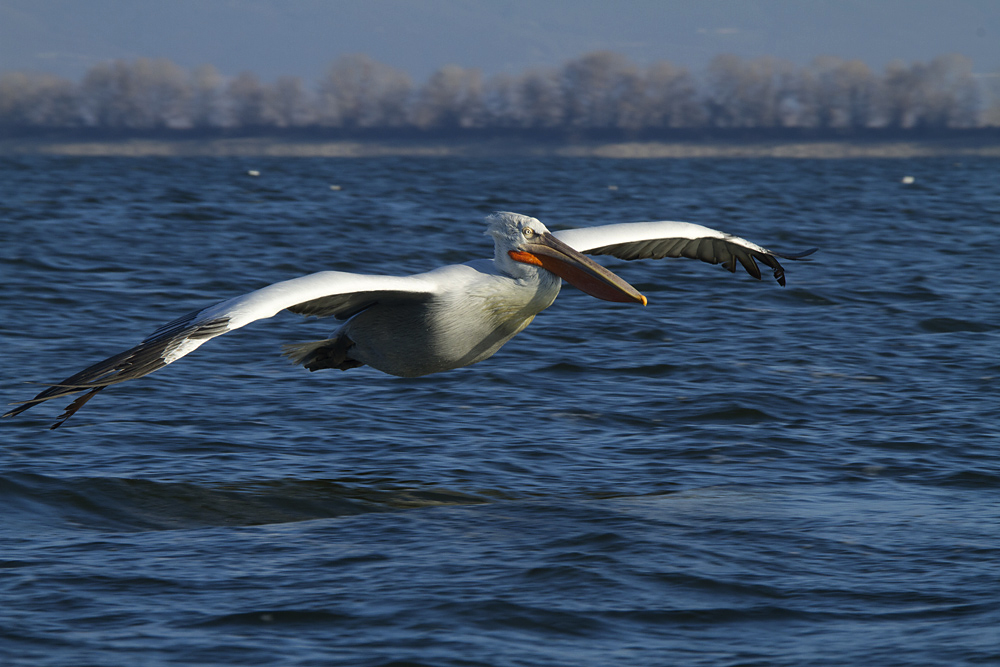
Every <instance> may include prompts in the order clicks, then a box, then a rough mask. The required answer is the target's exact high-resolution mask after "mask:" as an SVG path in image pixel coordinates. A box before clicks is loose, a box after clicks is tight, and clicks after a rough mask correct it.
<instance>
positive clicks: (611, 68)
mask: <svg viewBox="0 0 1000 667" xmlns="http://www.w3.org/2000/svg"><path fill="white" fill-rule="evenodd" d="M561 80H562V93H563V103H564V109H565V111H564V118H565V122H566V123H567V124H568V125H570V126H574V127H592V128H599V127H609V128H610V127H625V128H632V127H637V126H638V125H639V124H641V118H642V113H641V99H642V96H643V80H642V77H641V76H640V75H639V71H638V69H637V68H636V67H635V65H633V64H632V63H631V62H630V61H629V60H628V59H627V58H625V57H624V56H622V55H620V54H617V53H612V52H611V51H597V52H594V53H589V54H587V55H584V56H583V57H581V58H577V59H575V60H571V61H569V62H568V63H566V64H565V65H564V66H563V68H562V76H561Z"/></svg>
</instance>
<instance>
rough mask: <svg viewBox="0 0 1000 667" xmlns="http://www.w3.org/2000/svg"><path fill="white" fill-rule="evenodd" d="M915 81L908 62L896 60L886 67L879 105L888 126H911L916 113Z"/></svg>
mask: <svg viewBox="0 0 1000 667" xmlns="http://www.w3.org/2000/svg"><path fill="white" fill-rule="evenodd" d="M915 88H916V86H915V81H914V76H913V72H912V71H911V70H910V68H909V67H907V66H906V63H904V62H902V61H901V60H894V61H892V62H891V63H889V64H888V65H886V68H885V74H883V75H882V81H881V85H880V86H879V106H880V108H881V112H882V120H883V123H884V124H885V126H886V127H889V128H894V129H899V128H904V127H910V126H911V125H912V124H913V120H914V116H915V115H916V110H915V109H914V106H915V103H914V102H915V97H916V96H915Z"/></svg>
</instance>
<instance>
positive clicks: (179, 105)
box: [80, 58, 188, 128]
mask: <svg viewBox="0 0 1000 667" xmlns="http://www.w3.org/2000/svg"><path fill="white" fill-rule="evenodd" d="M187 90H188V89H187V85H186V81H185V76H184V72H183V71H182V70H181V69H180V68H179V67H177V66H176V65H174V64H173V63H171V62H170V61H167V60H148V59H145V58H140V59H138V60H136V61H135V62H133V63H128V62H125V61H123V60H115V61H112V62H109V63H101V64H99V65H95V66H94V67H92V68H90V70H88V71H87V74H86V76H84V79H83V83H82V84H81V86H80V97H81V105H82V107H83V113H84V116H85V118H86V119H87V121H88V122H89V123H90V124H92V125H97V126H99V127H111V128H162V127H171V126H178V125H181V124H184V122H185V117H184V115H185V106H186V97H187Z"/></svg>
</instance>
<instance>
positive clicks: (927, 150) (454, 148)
mask: <svg viewBox="0 0 1000 667" xmlns="http://www.w3.org/2000/svg"><path fill="white" fill-rule="evenodd" d="M17 155H52V156H75V157H288V158H292V157H313V158H315V157H336V158H363V157H388V156H399V157H505V156H510V157H546V156H552V157H580V158H614V159H629V158H632V159H654V158H657V159H663V158H786V159H848V158H896V159H905V158H921V157H972V156H975V157H1000V137H996V136H989V137H983V136H970V137H943V138H919V139H912V140H909V139H898V138H894V139H887V140H872V139H854V138H843V139H815V140H810V139H768V138H764V139H759V140H755V139H753V138H750V139H741V140H735V141H734V140H727V139H711V138H710V139H702V140H694V139H692V140H681V141H670V140H662V141H657V140H648V141H642V140H640V141H600V140H593V139H590V140H580V141H559V142H532V141H524V140H509V139H504V138H472V139H461V138H459V139H438V138H428V139H388V140H378V139H361V140H351V139H306V138H286V137H280V136H278V137H267V136H262V137H237V138H206V139H202V138H177V139H170V138H141V137H139V138H137V137H128V138H100V139H85V138H81V139H74V138H64V137H55V138H45V137H32V138H23V139H18V138H5V139H0V157H11V156H17Z"/></svg>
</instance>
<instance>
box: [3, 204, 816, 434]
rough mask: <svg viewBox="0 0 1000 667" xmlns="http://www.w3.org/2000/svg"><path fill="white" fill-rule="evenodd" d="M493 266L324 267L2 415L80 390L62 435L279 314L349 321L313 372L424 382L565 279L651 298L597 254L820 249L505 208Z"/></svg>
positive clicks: (313, 359) (520, 326)
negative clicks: (209, 347)
mask: <svg viewBox="0 0 1000 667" xmlns="http://www.w3.org/2000/svg"><path fill="white" fill-rule="evenodd" d="M486 222H487V225H488V226H487V231H486V233H487V234H488V235H490V236H492V237H493V244H494V251H493V259H477V260H473V261H471V262H466V263H465V264H454V265H451V266H443V267H441V268H438V269H434V270H433V271H428V272H427V273H419V274H416V275H411V276H380V275H365V274H358V273H344V272H340V271H321V272H319V273H314V274H311V275H307V276H303V277H301V278H294V279H292V280H285V281H283V282H279V283H275V284H273V285H268V286H267V287H263V288H261V289H258V290H256V291H253V292H250V293H248V294H244V295H242V296H237V297H234V298H231V299H228V300H226V301H222V302H221V303H217V304H214V305H211V306H208V307H206V308H201V309H200V310H196V311H194V312H192V313H188V314H187V315H184V316H182V317H179V318H177V319H176V320H173V321H172V322H168V323H167V324H164V325H163V326H161V327H160V328H158V329H156V330H155V331H154V332H153V333H151V334H150V335H149V336H147V337H146V338H145V339H144V340H143V341H142V342H141V343H139V344H138V345H136V346H135V347H133V348H130V349H128V350H125V351H124V352H120V353H119V354H116V355H114V356H112V357H109V358H108V359H105V360H104V361H100V362H98V363H96V364H94V365H93V366H90V367H88V368H85V369H84V370H82V371H80V372H79V373H76V374H75V375H71V376H70V377H68V378H66V379H65V380H63V381H62V382H60V383H58V384H52V385H50V386H49V387H48V388H47V389H45V390H43V391H42V392H41V393H39V394H38V395H37V396H35V397H34V398H32V399H30V400H27V401H23V402H21V403H19V404H17V405H18V407H16V408H14V409H12V410H10V411H9V412H7V413H6V414H4V415H3V416H4V417H13V416H14V415H18V414H20V413H22V412H24V411H25V410H27V409H28V408H31V407H33V406H35V405H37V404H39V403H43V402H45V401H49V400H52V399H54V398H62V397H64V396H70V395H72V394H76V393H79V392H86V393H85V394H83V395H82V396H79V397H77V398H76V399H75V400H74V401H73V402H72V403H70V404H69V406H68V407H67V408H66V410H65V412H64V413H63V414H62V415H60V416H59V418H58V419H57V421H56V422H55V423H54V424H53V425H52V426H51V428H58V427H59V426H60V425H62V424H63V423H64V422H65V421H66V420H67V419H69V418H70V417H71V416H72V415H73V414H74V413H75V412H76V411H77V410H79V409H80V408H81V407H83V405H84V404H85V403H86V402H87V401H89V400H90V399H91V398H93V397H94V395H96V394H97V393H98V392H99V391H101V390H102V389H104V388H106V387H109V386H111V385H113V384H117V383H119V382H125V381H126V380H134V379H136V378H140V377H142V376H144V375H148V374H150V373H152V372H153V371H156V370H159V369H161V368H163V367H164V366H166V365H167V364H171V363H173V362H175V361H177V360H178V359H180V358H181V357H183V356H185V355H188V354H190V353H191V352H194V351H195V350H196V349H198V348H199V347H201V346H202V345H203V344H205V343H206V342H207V341H208V340H210V339H212V338H215V337H216V336H221V335H222V334H224V333H228V332H230V331H234V330H236V329H239V328H240V327H244V326H246V325H248V324H250V323H251V322H255V321H256V320H261V319H266V318H269V317H273V316H275V315H276V314H278V312H280V311H282V310H289V311H291V312H293V313H297V314H299V315H304V316H315V317H329V316H333V317H335V318H337V319H338V320H345V322H344V324H343V325H341V326H340V328H338V329H337V330H336V331H335V332H334V333H333V335H332V336H331V337H330V338H327V339H324V340H319V341H313V342H308V343H294V344H291V345H285V346H284V355H285V356H287V357H288V358H289V359H291V360H292V362H294V363H296V364H301V365H302V366H304V367H305V368H308V369H309V370H310V371H318V370H322V369H326V368H337V369H340V370H348V369H350V368H356V367H358V366H366V365H367V366H371V367H372V368H375V369H378V370H380V371H382V372H384V373H388V374H389V375H396V376H399V377H418V376H421V375H428V374H430V373H440V372H441V371H447V370H451V369H453V368H460V367H462V366H468V365H470V364H474V363H477V362H479V361H482V360H483V359H487V358H489V357H491V356H493V354H494V353H496V351H497V350H499V349H500V348H501V347H502V346H503V344H504V343H506V342H507V341H509V340H510V339H511V338H513V337H514V336H516V335H517V334H518V333H520V332H521V331H523V330H524V328H525V327H526V326H528V324H530V323H531V321H532V320H533V319H534V318H535V315H537V314H538V313H540V312H541V311H543V310H545V309H546V308H548V307H549V306H551V305H552V302H553V301H555V298H556V296H557V295H558V294H559V289H560V287H561V286H562V281H563V280H565V281H566V282H568V283H570V284H571V285H573V286H575V287H577V288H579V289H580V290H582V291H583V292H586V293H587V294H590V295H591V296H594V297H597V298H598V299H604V300H606V301H616V302H621V303H641V304H642V305H644V306H645V305H646V297H645V296H643V295H642V294H640V293H639V292H638V291H637V290H636V289H635V288H634V287H632V285H629V284H628V283H627V282H625V281H624V280H622V279H621V278H620V277H618V276H617V275H615V274H614V273H612V272H611V271H609V270H608V269H606V268H604V267H603V266H601V265H600V264H597V263H596V262H594V260H592V259H590V258H589V257H587V256H586V255H585V254H583V253H586V254H589V255H612V256H614V257H618V258H621V259H627V260H632V259H660V258H663V257H688V258H692V259H700V260H702V261H704V262H708V263H711V264H722V265H723V266H724V267H725V268H726V269H728V270H729V271H730V272H735V271H736V263H737V262H739V263H740V264H741V265H742V266H743V268H745V269H746V271H747V273H749V274H750V275H751V276H753V277H754V278H757V279H758V280H759V279H760V277H761V273H760V268H759V267H758V266H757V263H756V261H755V260H757V261H760V262H763V263H764V264H765V265H767V266H768V267H770V268H771V269H773V271H774V277H775V279H776V280H777V281H778V284H779V285H782V286H784V284H785V272H784V269H783V268H782V266H781V264H780V263H778V258H779V257H780V258H782V259H792V260H797V259H802V258H804V257H806V256H807V255H810V254H812V253H813V252H814V251H815V248H814V249H812V250H807V251H806V252H803V253H799V254H794V255H781V254H778V253H776V252H771V251H770V250H766V249H764V248H762V247H760V246H758V245H756V244H754V243H751V242H750V241H747V240H745V239H742V238H739V237H736V236H732V235H730V234H726V233H724V232H719V231H716V230H714V229H709V228H707V227H702V226H701V225H696V224H692V223H688V222H669V221H663V222H635V223H625V224H613V225H602V226H597V227H586V228H579V229H568V230H564V231H556V232H550V231H549V230H548V229H547V228H546V227H545V225H543V224H542V223H541V222H539V221H538V220H537V219H535V218H532V217H529V216H526V215H520V214H517V213H509V212H499V213H494V214H493V215H491V216H488V217H487V218H486Z"/></svg>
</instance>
